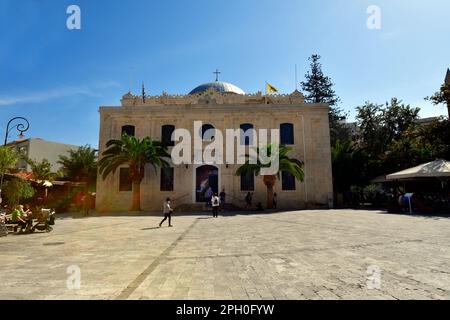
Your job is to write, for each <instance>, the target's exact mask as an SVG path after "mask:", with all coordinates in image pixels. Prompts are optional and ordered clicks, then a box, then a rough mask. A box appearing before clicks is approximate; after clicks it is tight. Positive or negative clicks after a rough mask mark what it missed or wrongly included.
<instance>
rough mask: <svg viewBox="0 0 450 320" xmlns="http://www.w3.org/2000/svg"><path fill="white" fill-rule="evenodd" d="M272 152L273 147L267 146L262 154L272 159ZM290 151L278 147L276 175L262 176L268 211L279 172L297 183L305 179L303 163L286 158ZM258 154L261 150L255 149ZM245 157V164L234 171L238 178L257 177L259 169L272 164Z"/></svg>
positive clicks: (287, 148)
mask: <svg viewBox="0 0 450 320" xmlns="http://www.w3.org/2000/svg"><path fill="white" fill-rule="evenodd" d="M273 150H274V146H273V145H268V146H267V147H266V150H265V151H264V152H265V154H266V155H267V156H268V157H269V158H272V157H275V156H276V155H272V153H273ZM292 150H293V148H291V147H287V146H285V145H280V146H279V153H278V160H279V167H278V170H277V173H276V174H274V175H264V176H263V182H264V185H265V186H266V188H267V208H269V209H272V208H273V187H274V185H275V182H276V179H277V177H278V178H279V175H280V173H281V172H287V173H290V174H292V175H293V176H294V177H295V178H296V179H297V180H299V181H303V180H304V178H305V174H304V171H303V162H302V161H300V160H297V159H294V158H290V157H289V156H288V154H289V153H290V152H291V151H292ZM260 152H261V150H260V149H259V148H256V154H257V155H259V154H260ZM246 157H247V160H246V161H245V164H243V165H242V166H240V167H239V168H238V169H237V170H236V175H238V176H240V175H241V174H243V173H247V174H254V175H259V174H260V172H261V169H263V168H269V167H270V166H271V164H272V162H269V163H268V164H263V163H262V162H261V160H260V159H259V157H258V158H257V159H253V158H251V156H249V155H247V156H246Z"/></svg>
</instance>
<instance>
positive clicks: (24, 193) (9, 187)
mask: <svg viewBox="0 0 450 320" xmlns="http://www.w3.org/2000/svg"><path fill="white" fill-rule="evenodd" d="M34 193H35V190H34V188H33V187H32V186H31V184H30V183H29V182H28V181H25V180H22V179H18V178H13V179H12V180H10V181H8V183H7V184H6V186H5V188H4V194H5V197H6V199H7V200H8V204H9V206H10V207H13V206H15V205H18V204H19V203H20V201H23V200H26V199H30V198H31V197H33V195H34Z"/></svg>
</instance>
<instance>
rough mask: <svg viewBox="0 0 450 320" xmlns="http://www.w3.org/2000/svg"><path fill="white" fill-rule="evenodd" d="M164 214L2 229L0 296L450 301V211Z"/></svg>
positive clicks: (12, 297)
mask: <svg viewBox="0 0 450 320" xmlns="http://www.w3.org/2000/svg"><path fill="white" fill-rule="evenodd" d="M160 219H161V217H160V216H138V217H135V216H114V217H111V216H110V217H90V218H79V219H73V218H60V219H58V220H57V224H56V226H55V229H54V231H53V232H52V233H48V234H46V233H42V234H32V235H9V236H8V237H3V238H0V283H1V287H0V299H450V219H448V218H436V217H433V218H431V217H430V218H426V217H419V216H407V215H391V214H384V213H381V212H377V211H352V210H330V211H320V210H319V211H298V212H285V213H273V214H258V215H253V214H252V215H246V214H239V215H229V216H226V217H220V218H218V219H212V218H209V217H207V216H194V215H187V216H175V217H174V225H175V227H174V228H167V227H163V228H161V229H158V228H155V226H157V224H158V222H159V220H160ZM69 266H76V267H75V268H77V267H79V268H80V269H79V270H80V272H81V282H80V284H81V287H80V288H79V289H69V288H68V286H67V283H68V279H69V285H70V284H73V282H71V281H70V280H71V279H73V278H71V276H73V275H70V274H68V267H69ZM69 271H70V269H69ZM377 271H379V277H377V274H378V273H377ZM378 279H379V281H378ZM368 285H369V287H370V288H373V289H369V287H368Z"/></svg>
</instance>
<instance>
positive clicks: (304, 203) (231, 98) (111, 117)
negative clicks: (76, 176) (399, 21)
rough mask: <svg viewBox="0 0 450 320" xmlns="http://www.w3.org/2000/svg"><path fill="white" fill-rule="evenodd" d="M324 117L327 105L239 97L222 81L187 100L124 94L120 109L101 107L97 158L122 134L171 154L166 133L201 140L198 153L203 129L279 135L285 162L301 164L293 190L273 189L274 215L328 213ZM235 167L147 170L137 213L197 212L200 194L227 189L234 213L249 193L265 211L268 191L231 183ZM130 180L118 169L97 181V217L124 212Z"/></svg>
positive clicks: (251, 181)
mask: <svg viewBox="0 0 450 320" xmlns="http://www.w3.org/2000/svg"><path fill="white" fill-rule="evenodd" d="M328 111H329V106H328V105H326V104H308V103H305V100H304V96H303V94H302V93H301V92H299V91H297V90H296V91H294V92H293V93H292V94H286V95H269V96H265V95H263V94H262V93H261V92H258V93H256V94H245V93H244V91H242V90H241V89H239V88H238V87H236V86H235V85H232V84H230V83H226V82H220V81H216V82H211V83H206V84H203V85H200V86H198V87H196V88H195V89H193V90H192V91H191V92H190V93H189V94H187V95H168V94H166V93H163V94H162V95H160V96H146V95H145V94H143V95H140V96H136V95H133V94H131V93H127V94H125V95H124V96H123V97H122V100H121V105H120V106H102V107H100V110H99V112H100V136H99V149H100V150H99V157H100V158H101V154H102V152H103V151H105V149H106V143H107V142H108V141H109V140H111V139H119V138H120V136H121V135H122V134H123V133H127V134H130V135H135V136H136V137H138V138H144V137H146V136H149V137H152V138H155V139H158V140H161V141H163V142H165V143H167V144H168V145H169V146H171V147H169V150H170V149H171V148H173V145H174V142H173V141H171V137H172V133H173V132H174V130H175V129H178V128H184V129H187V130H188V131H189V132H190V134H191V136H192V139H194V136H195V135H199V136H200V139H203V146H202V148H205V147H206V146H207V145H208V144H209V143H210V141H211V140H209V138H208V139H206V138H205V136H203V134H204V133H205V131H206V130H207V129H213V130H217V129H220V130H221V131H222V132H223V133H224V135H225V131H226V129H234V130H235V129H242V130H244V131H247V130H248V129H255V130H258V129H269V132H270V129H279V130H280V142H281V143H282V144H286V145H289V146H291V147H292V148H293V152H292V153H291V154H290V156H291V157H293V158H297V159H299V160H302V161H304V171H305V180H304V182H299V181H296V180H295V179H294V177H293V176H291V175H289V174H285V173H283V174H281V175H280V179H279V180H278V181H277V182H276V185H275V192H277V195H278V207H279V208H283V209H301V208H306V207H315V206H329V205H330V203H331V204H332V197H333V186H332V172H331V151H330V131H329V121H328ZM194 121H202V123H203V126H202V127H201V130H200V131H197V130H194ZM212 139H214V138H212ZM251 139H252V138H251V137H250V136H244V137H243V138H238V139H236V140H239V141H236V142H235V143H241V144H244V145H249V144H251V143H252V142H251V141H250V140H251ZM206 140H207V141H206ZM227 143H228V141H227ZM192 145H193V144H192ZM235 150H236V149H235ZM224 152H225V151H224ZM234 152H236V151H234ZM193 154H194V151H192V155H193ZM225 157H226V155H224V158H225ZM238 167H239V165H238V164H233V163H226V164H214V165H213V164H206V163H205V164H182V165H178V166H172V167H171V168H166V169H161V168H158V169H157V170H156V172H155V170H153V168H151V167H148V168H147V170H146V174H145V178H144V180H143V182H142V184H141V206H142V208H143V209H144V210H149V211H154V210H161V209H162V203H163V201H164V199H165V198H167V197H171V198H172V199H175V205H176V206H180V205H191V206H192V205H194V206H195V204H197V203H203V202H204V201H205V198H204V192H205V188H206V186H209V187H211V188H212V189H213V191H215V192H220V191H221V190H222V189H225V191H226V194H227V198H226V199H227V202H228V203H232V204H234V205H236V206H239V207H242V206H243V205H244V201H243V200H244V197H245V195H246V194H247V192H251V193H253V203H254V204H256V203H258V202H261V203H263V205H265V204H266V195H267V191H266V187H265V185H264V183H263V178H262V177H261V176H256V177H255V176H252V175H251V176H248V175H242V176H236V174H235V173H236V170H237V168H238ZM128 173H129V172H128V168H127V166H124V167H122V168H120V170H117V172H115V173H114V174H110V175H109V176H108V177H107V178H106V179H105V180H103V179H102V177H100V176H99V178H98V181H97V199H96V204H97V209H98V210H99V211H126V210H129V209H130V205H131V199H132V185H131V181H130V179H129V174H128Z"/></svg>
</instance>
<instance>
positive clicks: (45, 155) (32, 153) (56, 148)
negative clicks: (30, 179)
mask: <svg viewBox="0 0 450 320" xmlns="http://www.w3.org/2000/svg"><path fill="white" fill-rule="evenodd" d="M8 146H11V147H14V148H15V149H16V151H17V152H19V153H21V154H23V155H24V156H25V157H27V158H28V159H31V160H34V161H38V162H40V161H42V160H44V159H47V160H48V161H49V162H50V164H51V165H52V172H57V171H58V170H59V169H60V168H61V165H60V164H58V160H59V156H63V155H68V153H69V151H70V150H76V149H78V148H79V147H78V146H75V145H70V144H64V143H59V142H52V141H46V140H43V139H39V138H29V139H25V140H20V141H14V142H11V143H9V144H8ZM17 169H19V170H21V171H27V172H29V171H31V168H30V165H29V164H28V163H27V161H25V160H19V162H18V163H17Z"/></svg>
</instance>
